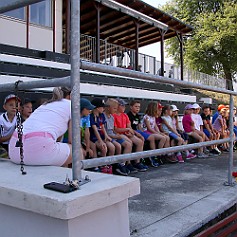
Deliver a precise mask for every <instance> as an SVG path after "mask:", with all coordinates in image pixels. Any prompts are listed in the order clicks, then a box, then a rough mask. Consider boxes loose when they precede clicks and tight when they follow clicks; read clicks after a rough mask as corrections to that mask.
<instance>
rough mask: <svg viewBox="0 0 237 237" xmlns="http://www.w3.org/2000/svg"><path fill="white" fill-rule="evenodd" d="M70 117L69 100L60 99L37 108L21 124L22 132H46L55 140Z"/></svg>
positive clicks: (60, 134) (64, 128) (64, 130)
mask: <svg viewBox="0 0 237 237" xmlns="http://www.w3.org/2000/svg"><path fill="white" fill-rule="evenodd" d="M70 119H71V101H70V100H67V99H62V100H60V101H54V102H51V103H48V104H43V105H41V106H40V107H39V108H37V109H36V110H35V111H34V112H33V113H32V114H31V115H30V117H29V118H28V119H27V120H26V121H25V122H24V124H23V134H27V133H31V132H48V133H50V134H51V135H52V136H53V138H54V139H55V140H56V139H57V138H58V137H60V136H62V135H63V134H64V133H65V132H66V131H67V129H68V122H69V120H70Z"/></svg>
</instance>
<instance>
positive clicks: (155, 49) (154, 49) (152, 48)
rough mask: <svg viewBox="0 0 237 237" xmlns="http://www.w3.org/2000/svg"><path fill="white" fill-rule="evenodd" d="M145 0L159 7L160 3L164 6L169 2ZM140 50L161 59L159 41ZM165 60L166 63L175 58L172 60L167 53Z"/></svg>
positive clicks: (171, 61) (166, 0) (164, 0)
mask: <svg viewBox="0 0 237 237" xmlns="http://www.w3.org/2000/svg"><path fill="white" fill-rule="evenodd" d="M143 1H144V2H146V3H148V4H150V5H151V6H153V7H158V6H160V5H161V6H162V5H164V4H165V3H167V2H168V0H143ZM139 52H140V53H143V54H147V55H150V56H153V57H156V59H157V60H159V61H160V44H159V43H155V44H151V45H148V46H145V47H141V48H140V49H139ZM165 62H166V63H173V60H172V58H169V57H167V55H165Z"/></svg>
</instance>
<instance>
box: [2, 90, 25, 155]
mask: <svg viewBox="0 0 237 237" xmlns="http://www.w3.org/2000/svg"><path fill="white" fill-rule="evenodd" d="M20 101H21V100H20V99H19V98H18V108H19V109H20ZM3 108H4V109H5V111H6V112H5V113H3V114H2V115H1V116H0V146H1V147H3V148H4V149H5V150H6V151H8V144H9V141H10V139H11V136H12V134H13V132H14V131H15V128H16V123H17V118H16V96H15V95H13V94H11V95H8V96H7V97H6V98H5V100H4V104H3Z"/></svg>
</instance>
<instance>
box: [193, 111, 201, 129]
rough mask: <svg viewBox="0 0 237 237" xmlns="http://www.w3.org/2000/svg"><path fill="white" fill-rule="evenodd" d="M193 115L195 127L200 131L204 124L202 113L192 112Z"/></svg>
mask: <svg viewBox="0 0 237 237" xmlns="http://www.w3.org/2000/svg"><path fill="white" fill-rule="evenodd" d="M191 117H192V120H193V122H194V127H195V129H197V130H198V131H200V130H201V128H200V126H203V121H202V117H201V116H200V114H191Z"/></svg>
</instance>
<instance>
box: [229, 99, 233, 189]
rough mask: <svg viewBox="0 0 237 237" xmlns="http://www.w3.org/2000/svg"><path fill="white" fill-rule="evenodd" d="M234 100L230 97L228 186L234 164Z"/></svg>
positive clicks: (231, 178) (230, 184)
mask: <svg viewBox="0 0 237 237" xmlns="http://www.w3.org/2000/svg"><path fill="white" fill-rule="evenodd" d="M233 109H234V100H233V95H230V114H229V130H230V141H229V149H230V153H229V166H228V183H227V185H228V186H232V185H233V177H232V171H233V166H234V164H233V162H234V151H233V144H234V121H233V118H234V110H233Z"/></svg>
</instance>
